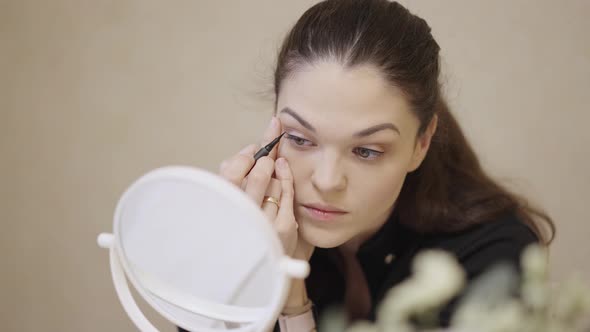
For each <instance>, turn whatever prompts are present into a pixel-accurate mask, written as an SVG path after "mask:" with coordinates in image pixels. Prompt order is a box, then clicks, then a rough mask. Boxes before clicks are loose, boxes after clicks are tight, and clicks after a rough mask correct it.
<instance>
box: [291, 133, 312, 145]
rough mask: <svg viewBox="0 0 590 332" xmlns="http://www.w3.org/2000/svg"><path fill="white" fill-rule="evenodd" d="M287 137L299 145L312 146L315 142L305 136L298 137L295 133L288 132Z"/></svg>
mask: <svg viewBox="0 0 590 332" xmlns="http://www.w3.org/2000/svg"><path fill="white" fill-rule="evenodd" d="M285 138H286V139H288V140H291V141H292V142H293V143H294V144H295V145H298V146H312V145H313V143H312V142H311V141H310V140H307V139H305V138H301V137H298V136H295V135H289V134H286V135H285Z"/></svg>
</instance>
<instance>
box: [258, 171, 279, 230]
mask: <svg viewBox="0 0 590 332" xmlns="http://www.w3.org/2000/svg"><path fill="white" fill-rule="evenodd" d="M281 191H282V190H281V182H280V181H279V180H277V179H274V178H272V179H270V183H269V184H268V187H267V188H266V193H265V194H264V197H265V198H264V199H263V201H262V211H264V214H266V215H267V216H268V218H269V220H270V221H271V222H273V223H274V221H275V219H276V217H277V212H278V211H279V205H280V204H281V203H280V200H281ZM267 197H268V198H267Z"/></svg>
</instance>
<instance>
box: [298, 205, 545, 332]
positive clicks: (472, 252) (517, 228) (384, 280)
mask: <svg viewBox="0 0 590 332" xmlns="http://www.w3.org/2000/svg"><path fill="white" fill-rule="evenodd" d="M537 241H538V239H537V237H536V236H535V234H534V233H533V232H532V231H531V230H530V229H529V228H528V227H527V226H526V225H525V224H523V223H522V222H520V221H519V220H518V219H517V218H516V217H514V216H507V217H504V218H500V219H499V220H497V221H495V222H488V223H484V224H481V225H477V226H474V227H471V228H469V229H467V230H465V231H462V232H459V233H452V234H430V235H424V234H419V233H417V232H414V231H412V230H410V229H408V228H407V227H404V226H402V225H401V224H399V223H398V222H397V221H396V219H395V218H394V217H392V218H390V220H388V221H387V223H386V224H385V225H384V226H383V227H382V228H381V229H380V230H379V231H378V232H377V233H376V234H375V235H374V236H373V237H372V238H371V239H369V240H368V241H367V242H365V243H364V244H363V245H362V246H361V247H360V248H359V251H358V253H357V255H356V257H357V258H358V260H359V263H360V265H361V267H362V270H363V272H364V275H365V278H366V280H367V284H368V286H369V290H370V293H371V303H372V309H371V311H370V314H369V316H368V317H366V319H368V320H374V319H375V309H376V307H377V306H378V304H379V303H380V302H381V300H382V299H383V297H384V296H385V294H386V292H387V291H388V290H389V289H390V288H391V287H394V286H396V285H397V284H398V283H400V282H401V281H403V280H404V279H406V278H407V277H409V276H410V275H411V263H412V260H413V258H414V257H415V256H416V254H417V253H418V252H419V251H421V250H424V249H442V250H445V251H447V252H449V253H451V254H452V255H454V256H455V257H456V258H457V259H458V261H459V262H460V263H461V265H462V266H463V268H464V269H465V272H466V274H467V278H468V280H472V279H473V278H475V277H477V276H478V275H480V274H481V273H482V272H484V271H485V270H486V269H487V268H489V267H491V266H492V265H494V264H496V263H499V262H506V263H509V264H511V265H513V266H514V267H515V270H516V271H520V268H519V262H520V255H521V253H522V251H523V249H524V248H525V247H526V246H527V245H529V244H531V243H534V242H537ZM334 250H335V249H319V248H316V250H315V251H314V254H313V256H312V257H311V260H310V265H311V273H310V275H309V277H308V278H307V279H306V286H307V290H308V296H309V298H310V299H311V300H312V302H313V303H314V304H315V307H316V308H315V309H316V314H317V315H320V317H321V315H322V313H323V312H324V311H325V309H327V308H328V307H330V306H332V305H336V306H338V305H342V304H343V301H344V293H345V280H344V277H343V274H342V272H340V270H339V269H338V264H336V263H335V259H334V258H335V257H336V256H335V252H334ZM457 300H458V298H455V299H454V300H453V301H451V302H450V303H449V304H448V305H447V306H445V307H444V308H443V310H442V312H441V314H440V316H439V320H440V325H442V326H447V325H448V323H449V319H450V317H451V315H452V313H453V310H454V308H455V304H456V303H457ZM320 332H321V331H320Z"/></svg>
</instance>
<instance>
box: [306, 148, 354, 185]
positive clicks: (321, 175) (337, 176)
mask: <svg viewBox="0 0 590 332" xmlns="http://www.w3.org/2000/svg"><path fill="white" fill-rule="evenodd" d="M311 182H312V183H313V185H314V187H315V188H316V189H317V190H318V191H321V192H333V191H342V190H344V188H346V182H347V180H346V176H345V175H344V170H343V166H342V163H341V162H340V161H339V159H338V158H337V157H336V156H326V157H324V158H320V160H318V163H317V165H316V167H315V169H314V172H313V174H312V177H311Z"/></svg>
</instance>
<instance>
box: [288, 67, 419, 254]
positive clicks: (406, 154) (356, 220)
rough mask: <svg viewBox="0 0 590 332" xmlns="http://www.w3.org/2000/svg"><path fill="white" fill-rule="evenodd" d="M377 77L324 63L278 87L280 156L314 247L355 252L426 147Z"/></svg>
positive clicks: (395, 95) (413, 120)
mask: <svg viewBox="0 0 590 332" xmlns="http://www.w3.org/2000/svg"><path fill="white" fill-rule="evenodd" d="M380 75H381V74H380V73H379V72H378V70H377V68H376V67H374V66H370V65H364V66H358V67H354V68H349V69H346V68H344V67H343V66H342V65H340V64H339V63H338V62H332V61H325V62H317V63H314V64H313V65H307V66H304V67H303V68H298V70H297V71H296V72H293V73H292V74H291V75H290V76H289V77H287V78H286V79H285V80H284V81H283V82H282V87H281V91H280V93H279V95H278V96H277V97H278V99H277V116H278V117H279V119H280V120H281V123H282V125H283V130H284V131H285V132H286V135H285V137H284V138H283V139H282V140H281V144H280V147H279V156H281V157H284V158H285V159H287V160H288V161H289V165H290V167H291V169H292V172H293V176H294V184H295V202H294V210H295V217H296V219H297V221H298V223H299V226H300V228H299V230H300V234H301V235H302V237H303V239H304V240H306V241H307V242H309V243H310V244H312V245H314V246H316V247H321V248H332V247H336V246H340V245H343V244H347V245H352V246H354V244H356V245H357V246H358V244H360V243H359V242H362V241H364V240H365V239H366V238H368V237H369V236H371V235H372V234H373V233H374V232H375V231H377V230H378V229H379V227H381V226H382V225H383V223H384V222H385V221H386V220H387V218H388V216H389V215H390V213H391V211H392V209H393V206H394V203H395V201H396V199H397V197H398V195H399V192H400V190H401V188H402V185H403V183H404V179H405V177H406V174H407V173H408V172H411V171H413V170H414V169H416V168H417V167H418V166H419V164H420V163H421V161H422V159H423V158H424V155H425V153H426V150H427V148H428V144H429V142H430V139H429V138H427V139H426V140H424V139H422V138H420V139H418V140H417V139H416V133H417V130H418V127H419V122H418V119H417V117H416V116H414V115H413V114H412V113H411V111H410V106H409V104H408V103H407V101H406V99H405V98H404V96H403V95H402V94H401V92H400V91H399V90H397V89H396V88H393V87H392V86H391V85H389V84H388V83H387V82H386V81H385V80H384V79H383V78H382V77H381V76H380ZM424 136H427V135H424ZM326 211H338V212H327V213H326Z"/></svg>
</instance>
